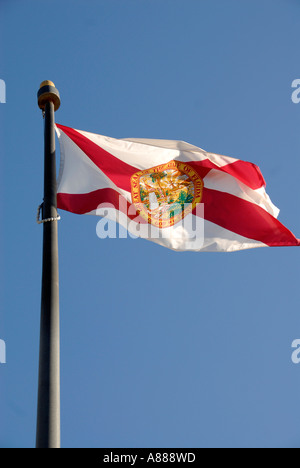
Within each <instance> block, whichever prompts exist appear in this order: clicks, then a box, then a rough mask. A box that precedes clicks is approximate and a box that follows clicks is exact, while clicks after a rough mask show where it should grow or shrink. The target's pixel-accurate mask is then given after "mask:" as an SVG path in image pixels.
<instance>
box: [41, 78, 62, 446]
mask: <svg viewBox="0 0 300 468" xmlns="http://www.w3.org/2000/svg"><path fill="white" fill-rule="evenodd" d="M38 106H39V108H40V109H41V110H42V111H43V115H44V118H45V128H44V139H45V141H44V201H43V204H42V221H41V222H42V224H43V267H42V292H41V321H40V352H39V380H38V407H37V427H36V448H60V355H59V353H60V351H59V282H58V238H57V219H58V218H57V204H56V161H55V121H54V112H55V111H56V110H57V109H58V108H59V106H60V96H59V92H58V90H57V89H56V88H55V85H54V83H52V82H51V81H43V82H42V84H41V85H40V89H39V91H38Z"/></svg>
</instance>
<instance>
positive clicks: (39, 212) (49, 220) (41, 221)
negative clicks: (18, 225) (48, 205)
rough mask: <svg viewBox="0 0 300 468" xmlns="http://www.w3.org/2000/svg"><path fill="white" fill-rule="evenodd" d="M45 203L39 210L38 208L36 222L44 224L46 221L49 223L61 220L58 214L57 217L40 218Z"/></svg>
mask: <svg viewBox="0 0 300 468" xmlns="http://www.w3.org/2000/svg"><path fill="white" fill-rule="evenodd" d="M42 206H43V205H39V207H38V210H37V215H36V222H37V223H38V224H44V223H49V222H51V221H60V219H61V217H60V216H59V215H58V216H56V218H46V219H40V214H41V209H42Z"/></svg>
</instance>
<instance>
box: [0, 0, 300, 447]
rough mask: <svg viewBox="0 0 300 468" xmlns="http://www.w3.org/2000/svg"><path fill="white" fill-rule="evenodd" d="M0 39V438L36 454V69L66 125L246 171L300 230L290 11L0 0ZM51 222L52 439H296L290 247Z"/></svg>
mask: <svg viewBox="0 0 300 468" xmlns="http://www.w3.org/2000/svg"><path fill="white" fill-rule="evenodd" d="M0 31H1V46H0V54H1V60H0V79H4V80H5V82H6V85H7V103H6V104H0V123H1V146H0V150H1V184H0V187H1V219H2V223H1V316H0V339H3V340H5V342H6V346H7V363H6V364H5V365H3V364H1V365H0V386H1V390H0V392H1V393H0V420H1V423H0V424H1V427H0V446H1V447H33V446H34V443H35V425H36V401H37V379H38V349H39V320H40V286H41V253H42V227H41V226H38V225H37V224H36V223H35V216H36V210H37V207H38V205H39V204H40V203H41V201H42V194H43V121H42V117H41V113H40V110H39V109H38V106H37V101H36V93H37V91H38V88H39V85H40V83H41V81H43V80H45V79H49V80H52V81H54V83H55V84H56V86H57V88H58V89H59V91H60V93H61V99H62V105H61V108H60V109H59V111H58V112H57V113H56V121H57V122H59V123H61V124H63V125H67V126H70V127H74V128H78V129H82V130H86V131H90V132H95V133H100V134H104V135H108V136H112V137H116V138H121V137H124V138H125V137H136V138H138V137H140V138H164V139H178V140H185V141H188V142H189V143H192V144H194V145H197V146H200V147H202V148H204V149H206V150H208V151H211V152H216V153H221V154H226V155H228V156H232V157H235V158H241V159H244V160H248V161H251V162H254V163H256V164H258V165H259V166H260V167H261V169H262V172H263V174H264V176H265V178H266V180H267V189H268V193H269V195H270V196H271V198H272V201H273V202H274V203H275V204H276V205H277V206H278V207H279V208H280V209H281V214H280V218H279V219H280V220H281V221H282V222H283V223H284V224H285V225H286V226H287V227H288V228H290V229H291V230H292V231H293V232H294V233H295V235H297V236H298V237H299V236H300V219H299V201H300V200H299V174H300V127H299V123H300V104H299V105H296V104H293V103H292V100H291V94H292V88H291V83H292V81H293V80H294V79H296V78H300V66H299V31H300V4H299V2H298V1H297V0H243V1H240V0H209V1H208V0H126V1H125V0H97V1H95V0H88V1H83V0H77V1H74V0H73V1H70V0H60V1H56V0H54V1H52V2H50V3H49V2H48V1H44V0H39V1H34V0H27V1H26V2H25V1H20V0H19V1H17V0H0ZM57 157H58V159H59V152H58V154H57ZM60 214H61V216H62V220H61V221H60V222H59V250H60V308H61V407H62V446H64V447H112V448H113V447H131V448H134V447H171V448H176V447H299V446H300V426H299V421H300V403H299V394H300V365H299V366H296V365H294V364H293V363H292V361H291V354H292V349H291V343H292V341H293V340H294V339H297V338H300V310H299V294H300V291H299V273H300V271H299V269H300V266H299V265H300V264H299V255H300V250H299V249H297V248H281V249H280V248H273V249H271V248H265V249H257V250H253V251H244V252H239V253H235V254H213V253H207V254H201V253H175V252H173V251H169V250H167V249H164V248H162V247H159V246H157V245H156V244H153V243H150V242H147V241H145V240H141V239H138V240H133V239H128V240H125V239H122V240H114V239H110V240H100V239H98V237H97V236H96V224H97V218H96V217H89V216H77V215H72V214H70V213H66V212H61V213H60Z"/></svg>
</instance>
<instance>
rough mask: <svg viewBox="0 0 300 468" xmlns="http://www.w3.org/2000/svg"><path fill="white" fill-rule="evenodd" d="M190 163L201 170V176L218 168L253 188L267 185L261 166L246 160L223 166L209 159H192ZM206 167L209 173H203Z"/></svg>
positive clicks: (197, 169)
mask: <svg viewBox="0 0 300 468" xmlns="http://www.w3.org/2000/svg"><path fill="white" fill-rule="evenodd" d="M188 164H189V165H190V166H192V167H193V168H194V169H195V170H196V171H197V172H199V175H200V176H201V177H205V175H207V174H208V172H209V171H210V170H211V169H216V170H217V171H221V172H225V173H226V174H229V175H231V176H233V177H234V178H235V179H238V180H239V181H240V182H242V183H243V184H245V185H247V187H249V188H251V189H252V190H257V189H259V188H261V187H265V186H266V182H265V179H264V177H263V175H262V173H261V171H260V169H259V167H258V166H256V165H255V164H252V163H249V162H246V161H240V160H238V161H234V162H233V163H230V164H226V166H221V167H219V166H217V165H216V164H214V163H213V162H212V161H210V160H209V159H204V160H203V161H190V162H188ZM205 169H206V170H207V173H206V174H205V175H202V174H203V171H204V170H205Z"/></svg>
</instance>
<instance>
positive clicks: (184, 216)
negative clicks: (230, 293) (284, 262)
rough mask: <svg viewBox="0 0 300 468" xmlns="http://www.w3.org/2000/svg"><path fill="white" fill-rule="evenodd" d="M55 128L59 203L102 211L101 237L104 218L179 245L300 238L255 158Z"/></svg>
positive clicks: (290, 242) (294, 242) (218, 246)
mask: <svg viewBox="0 0 300 468" xmlns="http://www.w3.org/2000/svg"><path fill="white" fill-rule="evenodd" d="M56 130H57V135H58V138H59V143H60V149H61V164H60V172H59V177H58V190H57V206H58V208H60V209H63V210H66V211H70V212H72V213H77V214H92V215H99V216H101V217H102V218H101V224H99V229H98V226H97V232H98V234H99V236H100V237H101V235H102V236H103V237H105V233H106V234H108V233H110V229H109V227H108V226H107V225H105V223H109V222H111V221H116V222H118V223H119V224H120V225H122V226H123V227H125V228H126V230H127V231H126V232H129V234H130V235H131V236H132V237H143V238H145V239H148V240H151V241H153V242H156V243H158V244H160V245H162V246H165V247H168V248H170V249H173V250H178V251H185V250H192V251H215V252H216V251H219V252H232V251H237V250H243V249H249V248H255V247H266V246H268V247H275V246H299V245H300V240H299V239H297V238H296V237H295V236H294V235H293V234H292V233H291V232H290V231H289V230H288V229H287V228H286V227H285V226H284V225H283V224H281V223H280V222H279V221H278V219H277V218H278V215H279V210H278V209H277V208H276V207H275V206H274V205H273V203H272V202H271V200H270V198H269V196H268V195H267V193H266V190H265V186H266V184H265V180H264V178H263V176H262V173H261V171H260V169H259V167H258V166H256V165H255V164H253V163H249V162H245V161H242V160H239V159H234V158H231V157H228V156H221V155H218V154H214V153H208V152H206V151H204V150H202V149H200V148H198V147H196V146H193V145H191V144H189V143H185V142H182V141H172V140H150V139H115V138H110V137H107V136H102V135H97V134H93V133H89V132H85V131H81V130H75V129H73V128H69V127H66V126H63V125H59V124H57V125H56ZM99 223H100V221H99ZM123 231H124V230H123ZM111 232H113V231H111ZM122 236H124V232H123V234H122Z"/></svg>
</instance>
